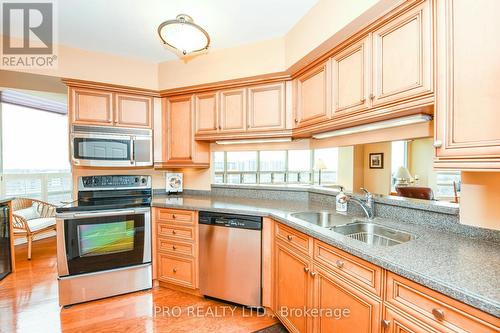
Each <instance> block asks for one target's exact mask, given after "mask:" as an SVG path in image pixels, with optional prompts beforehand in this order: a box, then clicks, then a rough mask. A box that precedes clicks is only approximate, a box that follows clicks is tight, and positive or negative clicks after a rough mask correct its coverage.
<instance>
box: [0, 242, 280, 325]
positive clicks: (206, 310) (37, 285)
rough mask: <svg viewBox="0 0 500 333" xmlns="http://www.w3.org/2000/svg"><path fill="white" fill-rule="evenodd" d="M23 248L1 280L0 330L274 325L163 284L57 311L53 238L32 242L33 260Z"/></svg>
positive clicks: (248, 313) (274, 320)
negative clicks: (8, 273)
mask: <svg viewBox="0 0 500 333" xmlns="http://www.w3.org/2000/svg"><path fill="white" fill-rule="evenodd" d="M26 251H27V249H26V246H19V247H16V272H15V273H12V274H10V275H9V276H7V277H6V278H5V279H4V280H3V281H1V282H0V332H1V333H7V332H9V333H10V332H22V333H24V332H50V333H52V332H54V333H57V332H127V333H135V332H147V333H152V332H172V333H173V332H175V333H183V332H190V333H197V332H200V333H202V332H228V333H233V332H234V333H240V332H241V333H244V332H254V331H258V330H260V329H263V328H265V327H268V326H271V325H273V324H275V323H276V319H274V318H270V317H268V316H262V315H260V316H258V315H256V313H255V312H254V313H250V310H248V309H246V310H243V309H242V308H239V307H238V308H236V309H235V308H234V307H233V306H232V305H229V304H225V303H220V302H216V301H213V300H208V299H204V298H201V297H197V296H193V295H189V294H185V293H182V292H179V291H174V290H170V289H167V288H162V287H156V288H153V289H152V290H148V291H142V292H136V293H131V294H128V295H122V296H117V297H112V298H108V299H104V300H99V301H93V302H89V303H84V304H79V305H75V306H73V307H71V308H68V309H60V308H59V305H58V295H57V292H58V290H57V267H56V242H55V238H48V239H44V240H40V241H36V243H35V244H34V247H33V259H32V260H31V261H28V260H27V259H26ZM224 311H225V315H224V313H223V312H224ZM232 311H234V313H233V315H231V314H232Z"/></svg>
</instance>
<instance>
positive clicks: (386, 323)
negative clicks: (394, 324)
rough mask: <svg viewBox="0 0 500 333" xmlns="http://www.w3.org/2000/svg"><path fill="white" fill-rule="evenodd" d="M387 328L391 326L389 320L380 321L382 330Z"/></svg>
mask: <svg viewBox="0 0 500 333" xmlns="http://www.w3.org/2000/svg"><path fill="white" fill-rule="evenodd" d="M389 326H391V321H390V320H382V327H383V328H389Z"/></svg>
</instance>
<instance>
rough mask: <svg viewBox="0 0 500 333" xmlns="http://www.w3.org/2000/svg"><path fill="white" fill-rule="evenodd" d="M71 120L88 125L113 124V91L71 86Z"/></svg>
mask: <svg viewBox="0 0 500 333" xmlns="http://www.w3.org/2000/svg"><path fill="white" fill-rule="evenodd" d="M70 110H71V113H72V122H73V123H75V124H88V125H101V126H112V125H113V111H112V110H113V93H111V92H107V91H103V90H94V89H84V88H71V100H70Z"/></svg>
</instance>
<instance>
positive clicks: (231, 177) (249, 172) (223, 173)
mask: <svg viewBox="0 0 500 333" xmlns="http://www.w3.org/2000/svg"><path fill="white" fill-rule="evenodd" d="M213 161H214V162H213V167H214V171H215V175H214V183H216V184H223V183H227V184H312V183H313V179H314V180H315V182H316V183H317V182H319V170H320V169H321V184H334V183H335V182H336V181H337V169H338V149H337V148H328V149H317V150H315V151H312V150H306V149H304V150H275V151H244V152H243V151H240V152H233V151H230V152H215V153H214V158H213ZM313 161H321V162H319V164H318V163H317V165H315V164H314V163H313ZM320 164H321V165H320Z"/></svg>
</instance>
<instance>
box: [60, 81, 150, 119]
mask: <svg viewBox="0 0 500 333" xmlns="http://www.w3.org/2000/svg"><path fill="white" fill-rule="evenodd" d="M69 112H70V114H71V122H72V124H80V125H97V126H117V127H138V128H152V118H153V117H152V114H153V97H151V96H147V95H141V94H134V93H121V92H113V91H112V90H106V89H105V88H103V89H92V88H82V87H71V88H70V101H69Z"/></svg>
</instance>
